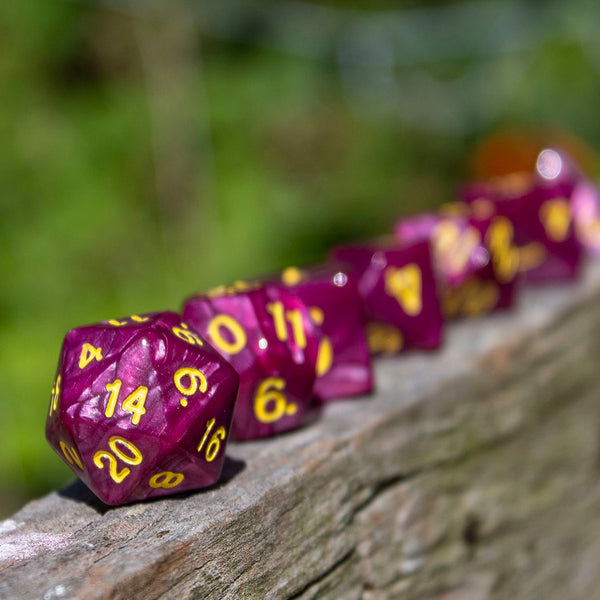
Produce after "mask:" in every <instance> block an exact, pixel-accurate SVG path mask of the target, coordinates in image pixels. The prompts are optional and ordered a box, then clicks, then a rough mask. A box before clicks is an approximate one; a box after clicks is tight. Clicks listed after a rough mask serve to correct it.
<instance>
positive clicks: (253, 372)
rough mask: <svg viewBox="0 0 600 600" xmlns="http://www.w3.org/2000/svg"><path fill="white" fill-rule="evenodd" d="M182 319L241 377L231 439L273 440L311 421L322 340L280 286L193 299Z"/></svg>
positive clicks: (305, 311) (294, 299)
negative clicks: (271, 438) (280, 434)
mask: <svg viewBox="0 0 600 600" xmlns="http://www.w3.org/2000/svg"><path fill="white" fill-rule="evenodd" d="M183 314H184V318H185V319H186V320H187V321H189V322H190V324H191V325H192V326H193V327H194V328H195V329H196V330H197V331H198V332H199V333H200V334H201V335H203V336H204V337H205V338H206V339H207V340H208V341H209V343H211V344H212V345H213V346H214V347H215V348H216V350H217V351H218V352H220V353H221V354H222V355H223V357H224V358H226V359H227V360H228V361H229V362H230V363H231V365H232V366H233V367H234V368H235V369H236V371H237V372H238V374H239V376H240V393H239V397H238V402H237V406H236V410H235V414H234V418H233V424H232V437H233V438H234V439H237V440H246V439H255V438H260V437H267V436H271V435H275V434H278V433H282V432H284V431H289V430H292V429H295V428H297V427H299V426H301V425H302V424H304V423H305V422H306V421H307V420H308V419H309V418H311V416H312V411H311V399H312V389H313V384H314V380H315V369H316V364H317V357H318V350H319V344H320V340H321V337H322V334H321V332H320V330H319V329H318V328H317V327H316V326H315V325H314V324H313V323H312V321H311V318H310V314H309V311H308V307H307V306H306V305H305V304H304V303H303V302H301V301H300V299H299V298H297V297H296V296H294V295H293V294H291V293H290V292H289V291H287V290H285V289H284V287H283V286H280V285H272V284H266V285H262V286H261V287H260V288H257V289H251V290H248V291H243V292H238V291H235V290H232V291H230V292H229V293H228V294H226V295H223V296H215V297H210V296H209V295H203V296H197V297H195V298H192V299H190V300H189V301H188V302H187V303H186V305H185V307H184V310H183Z"/></svg>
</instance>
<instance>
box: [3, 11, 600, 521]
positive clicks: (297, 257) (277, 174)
mask: <svg viewBox="0 0 600 600" xmlns="http://www.w3.org/2000/svg"><path fill="white" fill-rule="evenodd" d="M474 4H481V5H484V4H486V3H484V2H481V3H474ZM487 4H490V5H491V3H487ZM542 4H543V3H536V2H534V3H519V4H518V6H519V7H521V8H522V9H523V10H520V12H518V16H519V19H520V20H519V21H518V22H517V23H516V24H515V23H512V24H511V25H510V27H508V26H507V25H502V23H500V25H497V28H499V33H500V34H502V35H504V34H506V35H505V37H504V38H503V39H507V40H511V39H513V38H514V36H515V35H516V33H515V32H520V34H519V35H521V37H522V39H524V40H525V41H526V42H527V43H515V44H514V46H512V47H509V48H508V50H506V49H502V48H500V49H498V48H495V49H494V48H491V49H489V48H487V46H486V44H485V43H484V42H485V40H489V39H491V37H490V36H491V35H492V33H494V31H495V32H496V33H495V35H497V34H498V31H497V29H494V30H490V31H489V32H488V33H489V35H488V36H487V37H485V39H483V38H482V39H479V40H478V39H477V38H478V34H479V33H480V32H479V30H478V29H477V28H475V29H473V30H472V31H473V38H471V39H468V38H467V39H468V41H469V43H472V44H473V47H471V46H469V44H467V43H466V42H465V38H464V36H463V37H462V41H461V39H459V38H458V37H457V39H456V40H455V41H453V40H452V39H450V40H449V42H448V43H449V44H450V47H451V48H457V49H458V50H460V51H458V52H457V53H456V55H455V56H453V55H450V56H446V57H445V56H444V53H445V51H444V49H443V48H442V49H441V50H440V49H439V48H437V49H436V44H440V43H441V41H443V40H441V38H438V37H436V36H415V39H414V40H412V44H413V45H412V46H411V47H412V48H413V49H414V48H416V50H415V51H414V52H413V54H410V52H408V54H407V50H406V48H405V47H402V45H401V44H400V46H401V47H400V48H399V49H396V51H395V56H396V59H397V60H398V64H397V65H394V66H393V68H391V69H389V73H388V74H391V76H392V77H397V78H398V81H400V85H399V87H398V88H397V89H396V91H395V92H394V93H395V94H397V96H394V95H391V96H389V95H387V94H386V93H385V86H382V85H381V84H377V85H374V84H373V82H372V81H370V75H371V74H372V69H371V68H370V66H369V65H370V63H369V61H375V62H376V64H377V65H379V66H381V64H384V63H385V56H384V57H383V58H381V56H380V55H381V53H382V52H385V51H389V48H388V49H387V50H386V48H385V47H383V49H382V47H380V46H382V45H383V46H385V44H383V43H382V42H381V40H384V41H385V39H387V38H386V35H389V31H388V32H387V34H386V32H385V31H384V30H383V29H384V26H383V25H382V22H383V23H385V22H386V21H389V19H385V18H384V19H383V20H381V19H379V20H377V19H375V22H373V23H372V22H371V20H372V18H373V17H378V16H381V14H382V13H381V11H383V10H385V11H390V10H391V9H392V8H393V9H394V14H395V15H396V14H398V15H400V16H402V15H403V14H408V15H413V16H414V14H416V13H412V12H411V11H413V10H414V8H413V7H414V6H415V5H416V3H408V2H405V3H395V4H394V5H393V7H392V6H390V5H389V4H381V3H380V4H379V5H377V4H375V5H374V4H372V3H363V7H364V6H365V5H367V6H369V7H370V9H369V10H365V9H364V8H362V9H361V7H360V5H354V6H351V5H350V3H347V2H337V3H332V4H329V5H328V4H326V3H321V4H319V5H316V4H306V5H305V6H306V7H309V8H315V9H317V12H316V13H315V16H314V23H313V24H316V25H318V24H319V23H321V22H325V21H326V19H327V18H329V17H331V16H332V15H333V16H334V17H335V18H336V19H338V18H339V19H340V23H341V25H339V26H338V25H336V26H335V27H333V29H332V31H330V32H328V33H327V32H326V33H323V34H322V35H321V36H320V37H317V36H316V33H315V35H314V36H313V35H312V33H310V32H311V31H312V32H317V31H318V30H319V29H318V27H317V28H315V27H309V29H308V30H307V31H305V32H304V33H302V31H300V32H296V33H297V35H298V36H299V37H298V39H299V40H300V42H301V43H300V45H299V46H297V47H289V45H292V42H294V39H293V36H292V37H290V36H287V35H286V34H285V32H284V33H281V31H282V30H283V28H284V26H285V27H289V26H290V23H291V26H292V29H293V25H294V21H293V20H291V21H287V20H285V19H283V20H280V21H278V20H277V19H279V18H280V17H277V19H276V18H275V17H273V15H274V14H275V12H277V11H279V12H277V14H278V15H279V14H280V13H281V10H283V9H282V8H281V7H282V6H283V7H284V8H285V3H281V4H279V5H278V6H279V8H278V9H277V11H275V9H274V11H271V12H270V9H269V8H268V5H267V7H265V6H263V7H262V9H261V10H260V11H259V12H258V13H256V14H254V13H253V12H252V10H250V9H244V10H242V9H240V6H239V5H234V6H233V8H232V9H231V11H230V14H226V15H223V14H221V13H217V12H215V10H213V11H212V12H211V10H207V11H206V14H204V13H202V12H201V11H200V12H198V11H195V10H192V11H190V8H189V6H190V5H189V4H187V5H181V6H179V5H178V4H177V3H169V5H168V7H167V10H165V7H164V6H161V5H157V6H158V8H157V9H156V12H152V11H150V12H147V13H139V12H138V13H136V14H130V13H126V12H114V11H111V10H109V9H107V8H105V7H100V6H95V5H92V4H88V5H86V4H79V3H69V2H60V1H52V0H51V1H40V0H30V1H28V2H12V3H11V2H4V3H1V4H0V134H1V141H2V143H0V207H1V211H2V212H1V218H0V273H1V275H2V277H1V278H0V290H1V293H0V411H1V418H0V516H2V515H6V514H9V513H10V512H11V511H12V510H14V509H15V508H16V507H18V506H19V505H20V504H21V503H23V502H24V501H25V500H26V499H28V498H31V497H35V496H38V495H40V494H42V493H44V492H46V491H48V490H50V489H53V488H56V487H57V486H59V485H62V484H63V483H65V482H67V481H69V480H70V479H72V477H73V475H72V473H71V472H70V471H69V470H68V469H67V468H66V467H65V466H64V465H63V464H62V463H61V461H60V460H59V459H58V458H57V457H56V455H55V454H54V453H53V452H52V450H51V449H50V447H49V446H48V445H47V443H46V441H45V439H44V434H43V429H44V422H45V417H46V414H47V410H48V402H49V397H50V389H51V387H52V382H53V378H54V372H55V369H56V363H57V358H58V352H59V349H60V345H61V340H62V337H63V336H64V334H65V333H66V331H67V330H68V329H70V328H72V327H76V326H79V325H83V324H87V323H91V322H96V321H100V320H103V319H107V318H112V317H121V316H126V315H129V314H132V313H143V312H148V311H154V310H161V309H174V310H177V309H179V308H180V307H181V304H182V301H183V300H184V299H185V298H186V297H187V296H189V295H190V294H192V293H193V292H194V291H197V290H200V289H204V288H206V287H208V286H213V285H216V284H220V283H227V282H231V281H233V280H234V279H243V278H249V277H252V276H256V275H261V274H265V273H269V272H272V271H274V270H276V269H280V268H282V267H284V266H287V265H289V264H304V263H309V262H314V261H320V260H323V259H324V258H325V256H326V253H327V250H328V248H330V247H331V246H332V245H333V244H335V243H338V242H341V241H343V240H350V239H360V238H365V237H368V236H371V235H375V234H379V233H383V232H388V231H389V230H390V228H391V224H392V223H393V220H394V219H395V218H396V217H398V216H399V215H401V214H405V213H407V212H410V211H413V210H416V209H421V208H428V207H435V206H437V205H439V204H441V203H442V202H445V201H447V200H449V199H451V198H452V195H453V190H454V187H455V185H456V184H457V183H458V182H459V181H461V179H462V178H464V176H465V156H466V154H467V152H468V151H469V149H471V148H473V146H474V144H475V143H476V142H477V141H479V140H481V139H483V138H484V136H485V135H486V134H487V133H489V132H490V131H492V130H494V129H496V128H498V127H503V126H510V127H515V128H519V127H523V126H531V125H534V126H540V127H542V128H543V127H549V126H553V127H555V126H558V127H561V128H563V129H565V130H568V131H570V132H572V133H574V134H576V135H577V136H579V137H581V138H582V139H583V140H585V141H586V142H588V143H589V144H591V145H592V146H596V147H597V146H598V145H599V143H600V119H598V117H597V115H598V107H599V105H600V103H599V101H598V100H599V98H600V77H599V73H600V50H599V49H598V43H597V42H595V37H597V36H595V35H594V34H593V31H590V30H589V29H590V25H589V23H590V21H592V22H593V19H592V17H591V16H590V15H591V14H596V13H593V11H594V10H595V8H594V4H593V3H591V2H589V3H588V2H580V3H577V2H575V3H566V2H565V3H560V2H557V3H552V4H551V5H550V4H544V5H543V7H542ZM209 5H210V6H212V9H214V7H215V5H214V4H211V3H208V4H207V6H209ZM464 5H465V3H458V2H455V3H443V4H440V3H434V2H429V3H428V4H427V9H418V10H425V11H426V12H425V13H423V19H425V23H426V24H425V25H424V27H426V28H427V27H429V26H430V25H431V23H434V22H435V19H436V18H439V15H440V14H441V13H440V12H439V11H446V12H444V13H443V15H445V16H444V19H443V20H442V21H443V22H446V21H447V22H448V27H449V30H450V31H453V29H452V27H453V26H456V27H458V28H460V23H459V21H460V19H461V18H462V16H461V15H462V14H463V8H464ZM236 6H237V8H236ZM272 6H275V5H272ZM357 6H358V8H359V10H355V9H356V8H357ZM494 6H495V5H494ZM549 6H550V7H551V8H548V7H549ZM523 7H524V8H523ZM234 9H235V10H234ZM322 9H323V10H325V11H326V12H325V13H322V12H320V11H321V10H322ZM179 10H180V14H179V13H178V11H179ZM236 11H237V12H236ZM427 11H429V12H427ZM436 11H438V12H437V13H436ZM553 11H554V12H553ZM590 11H592V13H590ZM419 14H421V13H419ZM490 14H492V13H490ZM494 14H495V13H494ZM157 15H158V16H157ZM190 15H191V16H190ZM215 15H217V16H215ZM219 15H220V16H219ZM436 15H437V16H436ZM217 17H218V18H220V19H221V20H222V21H223V23H225V25H223V24H221V25H220V26H217V25H218V22H217V21H218V19H217ZM284 17H285V13H284ZM293 18H294V17H293V15H291V14H290V19H293ZM320 19H322V20H320ZM453 19H454V21H453ZM265 22H266V25H265ZM215 23H217V24H215ZM348 23H351V25H352V26H350V25H348ZM540 23H541V24H540ZM483 24H485V25H486V26H491V24H493V23H491V20H489V21H488V20H486V22H485V23H483ZM558 24H560V27H558ZM386 27H387V26H386ZM502 27H507V29H506V31H504V30H503V29H502ZM361 28H362V29H361ZM378 28H379V29H378ZM280 30H281V31H280ZM365 31H366V32H367V34H365ZM386 31H387V30H386ZM223 32H224V33H223ZM278 32H279V33H281V35H279V36H278ZM332 32H333V33H332ZM369 35H370V36H371V37H369ZM486 35H487V34H486ZM511 36H513V37H512V38H511ZM405 37H406V35H405V34H404V38H402V40H401V41H402V43H405ZM479 37H481V36H479ZM500 37H502V36H500ZM365 40H366V41H365ZM369 40H370V41H369ZM440 40H441V41H440ZM482 40H483V41H482ZM355 42H356V44H355ZM294 43H295V42H294ZM286 44H287V45H288V46H286ZM365 44H367V51H363V50H364V48H365ZM369 44H370V45H369ZM461 44H462V46H461ZM477 44H479V46H478V45H477ZM463 46H464V48H463ZM356 48H358V50H356ZM402 48H404V50H403V49H402ZM482 48H483V49H482ZM378 52H379V54H378ZM371 53H372V55H371ZM378 56H379V58H377V57H378ZM407 56H409V58H410V60H408V59H407V58H406V57H407ZM415 56H416V57H417V58H415ZM419 57H421V58H419ZM378 60H379V61H380V62H377V61H378ZM348 61H350V62H351V63H352V61H355V64H354V63H353V64H351V65H350V66H348V65H347V64H346V63H347V62H348ZM361 61H362V62H361ZM411 61H412V62H411ZM365 64H366V67H365ZM477 69H479V71H477ZM469 73H471V74H473V77H474V76H475V75H474V74H475V73H479V80H478V83H477V82H476V83H477V84H476V85H473V87H472V89H471V88H469V87H468V85H467V84H468V82H469V81H471V79H470V76H468V74H469ZM466 75H467V76H466ZM463 77H464V78H465V79H464V82H465V83H464V86H463V84H462V83H461V82H462V78H463ZM427 81H433V82H434V83H435V86H439V89H441V90H446V91H448V90H449V91H448V94H447V95H440V94H437V93H431V94H427V93H426V90H427V89H428V88H427V85H426V82H427ZM411 82H412V83H411ZM424 82H425V84H424ZM457 82H458V83H457ZM434 89H437V88H434ZM406 103H408V104H406ZM411 110H412V111H413V112H411ZM445 111H447V113H446V112H445ZM446 114H447V116H445V115H446ZM471 116H472V118H471Z"/></svg>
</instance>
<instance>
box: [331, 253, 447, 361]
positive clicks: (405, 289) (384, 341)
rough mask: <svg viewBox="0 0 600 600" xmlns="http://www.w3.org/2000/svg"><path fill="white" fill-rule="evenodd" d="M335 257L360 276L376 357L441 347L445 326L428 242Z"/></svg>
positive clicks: (372, 346)
mask: <svg viewBox="0 0 600 600" xmlns="http://www.w3.org/2000/svg"><path fill="white" fill-rule="evenodd" d="M332 258H333V259H334V260H336V261H339V262H342V263H347V264H348V265H350V266H351V267H352V268H353V269H354V271H355V272H356V273H357V274H358V277H359V283H358V291H359V294H360V296H361V298H362V301H363V303H364V306H365V310H366V314H367V319H368V320H369V324H368V328H367V332H368V336H369V347H370V350H371V352H372V353H374V354H377V353H385V354H396V353H398V352H400V351H404V350H410V349H421V350H431V349H434V348H437V347H438V346H439V345H440V344H441V342H442V333H443V325H444V321H443V318H442V313H441V308H440V302H439V299H438V291H437V287H436V280H435V276H434V272H433V267H432V262H431V252H430V248H429V244H428V243H427V242H418V243H415V244H404V245H403V244H399V243H392V244H390V243H385V242H380V241H374V242H372V243H365V244H361V245H352V246H341V247H338V248H336V249H335V250H334V251H333V252H332Z"/></svg>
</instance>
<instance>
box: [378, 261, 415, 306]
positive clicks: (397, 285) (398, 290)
mask: <svg viewBox="0 0 600 600" xmlns="http://www.w3.org/2000/svg"><path fill="white" fill-rule="evenodd" d="M385 291H386V293H387V294H389V295H390V296H393V297H394V298H395V299H396V300H397V301H398V304H400V306H401V307H402V309H403V310H404V312H405V313H406V314H407V315H409V316H411V317H414V316H416V315H418V314H419V313H420V312H421V308H422V307H423V300H422V282H421V269H419V267H418V266H417V265H416V264H415V263H410V264H408V265H406V266H405V267H402V268H400V269H396V268H395V267H388V268H387V269H386V270H385Z"/></svg>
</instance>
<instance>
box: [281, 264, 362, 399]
mask: <svg viewBox="0 0 600 600" xmlns="http://www.w3.org/2000/svg"><path fill="white" fill-rule="evenodd" d="M282 281H283V282H284V284H286V285H287V286H288V289H289V290H290V291H291V292H292V293H293V294H295V295H296V296H298V297H299V298H300V299H301V300H302V301H303V302H304V303H305V304H306V305H307V306H308V307H309V310H310V314H311V317H312V319H313V321H314V322H315V323H316V324H317V325H318V326H319V327H320V328H321V330H322V332H323V336H324V337H323V339H322V340H321V345H320V347H319V356H318V359H317V379H316V381H315V385H314V395H315V398H316V399H317V400H319V401H321V402H323V401H327V400H331V399H333V398H343V397H348V396H357V395H361V394H368V393H370V392H371V391H372V389H373V370H372V364H371V354H370V352H369V347H368V344H367V336H366V331H365V326H366V318H365V314H364V308H363V305H362V301H361V298H360V296H359V294H358V277H357V275H356V274H355V273H353V272H352V271H350V270H348V269H345V268H342V267H338V266H336V265H319V266H314V267H309V268H303V269H302V270H299V269H296V268H294V267H291V268H289V269H286V270H285V271H283V273H282Z"/></svg>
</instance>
